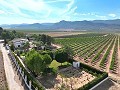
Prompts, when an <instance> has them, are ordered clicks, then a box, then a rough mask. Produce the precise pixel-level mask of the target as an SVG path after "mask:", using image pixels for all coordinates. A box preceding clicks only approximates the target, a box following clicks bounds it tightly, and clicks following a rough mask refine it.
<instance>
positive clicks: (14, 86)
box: [0, 43, 24, 90]
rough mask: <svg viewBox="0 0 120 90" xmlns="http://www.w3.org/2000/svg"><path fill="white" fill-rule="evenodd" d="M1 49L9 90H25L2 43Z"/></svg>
mask: <svg viewBox="0 0 120 90" xmlns="http://www.w3.org/2000/svg"><path fill="white" fill-rule="evenodd" d="M0 47H1V51H2V53H3V59H4V68H5V74H6V79H7V82H8V88H9V90H24V88H23V86H22V85H21V82H20V80H19V79H18V76H17V75H16V74H15V73H14V69H13V67H12V64H11V61H10V59H9V57H8V55H7V51H6V49H5V47H3V44H1V43H0Z"/></svg>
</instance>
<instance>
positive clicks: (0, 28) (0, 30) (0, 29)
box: [0, 27, 3, 36]
mask: <svg viewBox="0 0 120 90" xmlns="http://www.w3.org/2000/svg"><path fill="white" fill-rule="evenodd" d="M2 32H3V28H2V27H0V36H1V34H2Z"/></svg>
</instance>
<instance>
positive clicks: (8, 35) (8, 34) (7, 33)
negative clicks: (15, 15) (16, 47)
mask: <svg viewBox="0 0 120 90" xmlns="http://www.w3.org/2000/svg"><path fill="white" fill-rule="evenodd" d="M24 36H25V35H24V33H21V32H16V31H15V30H14V31H6V30H3V31H2V33H1V38H2V39H8V40H12V39H14V38H20V37H24Z"/></svg>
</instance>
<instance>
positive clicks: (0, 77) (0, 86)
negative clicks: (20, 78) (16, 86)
mask: <svg viewBox="0 0 120 90" xmlns="http://www.w3.org/2000/svg"><path fill="white" fill-rule="evenodd" d="M0 90H8V88H7V81H6V76H5V70H4V62H3V57H2V53H1V51H0Z"/></svg>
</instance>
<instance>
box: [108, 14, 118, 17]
mask: <svg viewBox="0 0 120 90" xmlns="http://www.w3.org/2000/svg"><path fill="white" fill-rule="evenodd" d="M108 16H110V17H113V18H114V17H116V14H108Z"/></svg>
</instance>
